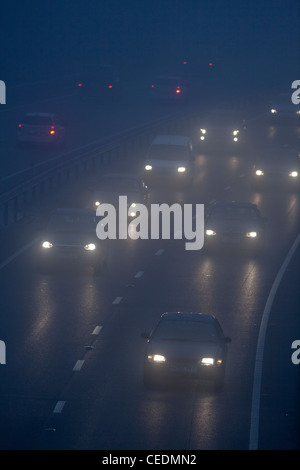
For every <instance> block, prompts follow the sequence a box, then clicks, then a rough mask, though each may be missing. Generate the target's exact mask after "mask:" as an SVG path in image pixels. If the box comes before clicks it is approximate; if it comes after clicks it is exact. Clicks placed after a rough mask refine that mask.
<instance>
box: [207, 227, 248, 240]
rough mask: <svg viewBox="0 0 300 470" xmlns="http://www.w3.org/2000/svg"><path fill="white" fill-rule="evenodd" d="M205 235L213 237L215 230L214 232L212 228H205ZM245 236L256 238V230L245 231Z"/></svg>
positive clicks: (215, 233)
mask: <svg viewBox="0 0 300 470" xmlns="http://www.w3.org/2000/svg"><path fill="white" fill-rule="evenodd" d="M205 233H206V235H208V236H209V237H213V236H215V235H217V232H215V231H214V230H209V229H208V230H206V232H205ZM245 236H246V237H247V238H256V237H257V232H247V233H246V235H245Z"/></svg>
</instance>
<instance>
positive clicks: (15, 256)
mask: <svg viewBox="0 0 300 470" xmlns="http://www.w3.org/2000/svg"><path fill="white" fill-rule="evenodd" d="M37 241H38V238H36V239H35V240H33V241H32V242H30V243H28V244H27V245H25V246H23V248H20V250H18V251H16V252H15V253H14V254H13V255H11V256H9V258H7V259H6V260H5V261H2V263H0V269H2V268H4V267H5V266H7V265H8V264H9V263H10V262H11V261H13V260H14V259H15V258H17V256H19V255H21V254H22V253H23V252H24V251H26V250H28V248H30V247H32V245H34V244H35V243H36V242H37Z"/></svg>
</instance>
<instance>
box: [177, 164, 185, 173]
mask: <svg viewBox="0 0 300 470" xmlns="http://www.w3.org/2000/svg"><path fill="white" fill-rule="evenodd" d="M177 171H178V173H184V172H185V171H186V168H185V167H184V166H179V167H178V168H177Z"/></svg>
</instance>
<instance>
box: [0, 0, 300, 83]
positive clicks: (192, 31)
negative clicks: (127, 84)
mask: <svg viewBox="0 0 300 470" xmlns="http://www.w3.org/2000/svg"><path fill="white" fill-rule="evenodd" d="M2 3H4V2H2ZM299 20H300V2H299V0H274V1H272V2H271V1H268V0H265V1H258V0H252V1H250V0H249V1H230V0H223V1H222V0H216V1H213V0H211V1H207V0H203V1H201V0H185V1H184V0H182V1H179V0H151V1H146V0H144V1H132V0H122V1H121V0H110V1H108V0H102V1H96V0H86V1H84V0H81V1H78V0H73V1H70V0H60V1H57V0H51V1H48V0H41V1H38V2H37V1H30V0H29V1H20V0H19V1H16V0H11V1H9V2H5V4H4V5H2V6H1V34H2V37H1V48H2V49H1V65H0V74H1V77H0V78H2V79H4V80H14V81H15V80H16V81H19V80H24V79H39V78H43V77H48V76H55V75H57V74H61V73H65V72H68V71H71V72H72V71H74V70H76V68H78V67H79V66H80V64H81V63H82V62H83V61H94V60H98V59H100V60H103V59H104V60H105V61H108V60H110V61H114V62H118V63H119V64H121V66H122V67H123V68H124V69H125V70H126V72H127V73H129V74H130V71H132V72H133V73H137V71H138V72H139V73H140V74H142V73H146V72H147V71H149V70H152V69H154V68H155V67H156V68H159V67H160V66H161V67H163V66H164V67H165V68H166V69H167V68H168V66H169V64H170V68H171V67H173V64H174V63H177V62H180V61H181V60H182V58H183V57H185V56H187V57H194V56H195V54H197V53H198V52H199V50H201V51H202V52H203V51H204V50H209V51H211V52H212V54H211V55H212V60H215V63H217V64H218V65H219V67H220V69H221V70H222V73H223V74H224V76H226V77H227V78H228V77H230V79H232V80H233V81H234V82H237V81H238V82H245V83H248V82H249V81H251V82H252V83H253V84H255V86H259V85H261V86H268V83H269V82H270V81H274V80H275V81H281V82H283V83H284V82H285V81H286V82H288V83H289V84H290V82H291V81H292V80H294V79H299V78H300V76H298V75H300V74H299V68H298V67H299V63H300V62H299V56H300V54H299V50H300V36H299V25H300V21H299ZM204 46H205V47H204Z"/></svg>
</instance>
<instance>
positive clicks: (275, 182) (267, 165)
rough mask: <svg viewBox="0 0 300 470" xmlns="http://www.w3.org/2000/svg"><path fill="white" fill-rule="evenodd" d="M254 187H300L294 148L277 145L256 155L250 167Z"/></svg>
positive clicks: (299, 166)
mask: <svg viewBox="0 0 300 470" xmlns="http://www.w3.org/2000/svg"><path fill="white" fill-rule="evenodd" d="M251 183H252V186H253V188H254V189H256V190H262V189H266V188H273V189H278V188H284V187H285V188H287V189H292V190H298V191H299V189H300V158H299V154H298V152H297V150H296V149H291V148H288V147H277V148H272V149H266V150H265V151H264V152H263V153H262V154H261V155H258V156H257V158H256V161H255V162H254V164H253V167H252V174H251Z"/></svg>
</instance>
